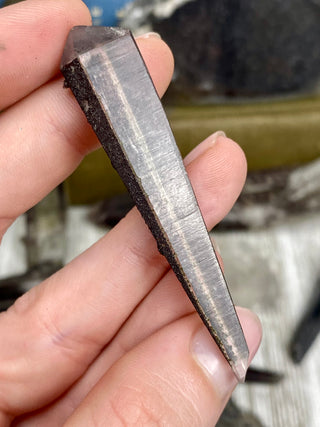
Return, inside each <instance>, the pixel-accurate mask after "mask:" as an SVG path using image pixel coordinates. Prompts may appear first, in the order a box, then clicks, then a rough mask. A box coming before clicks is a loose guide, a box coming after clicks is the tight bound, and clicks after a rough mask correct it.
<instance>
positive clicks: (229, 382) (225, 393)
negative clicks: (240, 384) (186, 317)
mask: <svg viewBox="0 0 320 427" xmlns="http://www.w3.org/2000/svg"><path fill="white" fill-rule="evenodd" d="M192 353H193V355H194V358H195V360H196V362H197V363H198V365H199V366H200V367H201V368H202V370H203V371H204V373H205V375H206V376H207V377H208V379H209V380H210V382H211V384H212V385H213V387H214V389H215V391H216V393H217V394H218V395H219V396H220V398H221V400H225V399H226V398H228V397H229V395H230V394H231V393H232V391H233V389H234V387H235V386H236V385H237V380H236V377H235V375H234V374H233V372H232V369H231V367H230V366H229V364H228V362H227V361H226V360H225V358H224V356H223V355H222V353H221V351H220V350H219V348H218V346H217V344H216V343H215V342H214V340H213V339H212V337H211V335H210V334H209V332H208V330H207V329H206V328H205V327H204V326H201V328H200V329H199V330H198V331H197V332H196V334H195V336H194V337H193V342H192Z"/></svg>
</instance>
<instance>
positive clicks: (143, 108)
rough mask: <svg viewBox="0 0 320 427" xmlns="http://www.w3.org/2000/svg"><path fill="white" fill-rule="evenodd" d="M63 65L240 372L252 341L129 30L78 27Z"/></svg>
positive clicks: (149, 222) (123, 175) (173, 263)
mask: <svg viewBox="0 0 320 427" xmlns="http://www.w3.org/2000/svg"><path fill="white" fill-rule="evenodd" d="M61 71H62V73H63V74H64V76H65V80H66V84H67V86H69V87H70V88H71V90H72V91H73V93H74V95H75V97H76V99H77V101H78V102H79V104H80V106H81V108H82V109H83V111H84V113H85V115H86V117H87V119H88V121H89V123H90V124H91V126H92V127H93V129H94V131H95V133H96V134H97V136H98V138H99V140H100V142H101V144H102V146H103V148H104V149H105V151H106V152H107V154H108V155H109V157H110V159H111V161H112V164H113V166H114V167H115V168H116V169H117V171H118V173H119V174H120V176H121V178H122V180H123V181H124V183H125V185H126V186H127V188H128V190H129V192H130V194H131V196H132V198H133V199H134V201H135V203H136V205H137V207H138V209H139V210H140V212H141V214H142V216H143V218H144V219H145V221H146V223H147V225H148V226H149V228H150V230H151V231H152V233H153V235H154V236H155V238H156V240H157V243H158V248H159V251H160V252H161V253H162V254H163V255H165V256H166V258H167V259H168V261H169V263H170V264H171V266H172V269H173V270H174V272H175V274H176V275H177V277H178V279H179V280H180V282H181V283H182V285H183V287H184V289H185V291H186V292H187V294H188V296H189V298H190V299H191V301H192V303H193V304H194V306H195V308H196V310H197V311H198V313H199V315H200V316H201V318H202V320H203V322H204V323H205V325H206V326H207V328H208V330H209V331H210V333H211V335H212V336H213V338H214V339H215V340H216V342H217V344H218V346H219V348H220V349H221V351H222V353H223V354H224V356H225V358H226V359H227V360H228V362H229V363H230V365H231V367H232V369H233V370H234V373H235V375H236V376H237V378H238V379H239V380H240V381H243V380H244V377H245V373H246V369H247V365H248V348H247V344H246V341H245V338H244V335H243V332H242V329H241V326H240V323H239V320H238V317H237V314H236V312H235V309H234V305H233V303H232V300H231V297H230V294H229V291H228V287H227V284H226V282H225V279H224V276H223V274H222V272H221V269H220V266H219V263H218V261H217V257H216V255H215V252H214V249H213V247H212V244H211V241H210V237H209V235H208V232H207V229H206V226H205V224H204V221H203V218H202V216H201V213H200V210H199V207H198V204H197V201H196V198H195V196H194V193H193V190H192V187H191V184H190V182H189V179H188V176H187V173H186V170H185V168H184V165H183V162H182V159H181V156H180V153H179V150H178V148H177V145H176V143H175V140H174V137H173V135H172V132H171V129H170V126H169V123H168V120H167V118H166V115H165V112H164V110H163V108H162V105H161V102H160V100H159V98H158V96H157V93H156V91H155V89H154V86H153V83H152V81H151V79H150V76H149V74H148V71H147V69H146V67H145V64H144V62H143V60H142V58H141V56H140V53H139V50H138V49H137V46H136V44H135V42H134V40H133V38H132V36H131V34H130V32H128V31H126V30H123V29H119V28H106V27H75V28H73V29H72V30H71V32H70V34H69V37H68V40H67V44H66V48H65V51H64V54H63V58H62V63H61Z"/></svg>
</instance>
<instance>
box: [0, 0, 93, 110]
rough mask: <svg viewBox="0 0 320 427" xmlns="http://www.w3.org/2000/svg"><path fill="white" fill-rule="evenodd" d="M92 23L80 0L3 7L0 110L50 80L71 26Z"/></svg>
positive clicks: (0, 12)
mask: <svg viewBox="0 0 320 427" xmlns="http://www.w3.org/2000/svg"><path fill="white" fill-rule="evenodd" d="M90 23H91V18H90V13H89V10H88V9H87V7H86V6H85V4H84V3H83V2H82V1H81V0H61V1H56V0H46V1H43V0H28V1H27V2H22V3H18V4H15V5H13V6H9V7H5V8H3V9H1V10H0V63H1V67H0V93H1V97H0V111H1V110H3V109H5V108H7V107H8V106H10V105H12V104H14V103H15V102H17V101H18V100H19V99H21V98H23V97H25V96H26V95H28V94H29V93H31V92H33V91H34V90H35V89H37V88H38V87H40V86H42V85H43V84H44V83H45V82H46V81H48V80H50V79H51V78H52V77H53V76H54V75H55V74H56V73H57V72H58V70H59V63H60V58H61V55H62V50H63V46H64V41H65V39H66V36H67V34H68V32H69V30H70V29H71V28H72V27H73V26H74V25H90Z"/></svg>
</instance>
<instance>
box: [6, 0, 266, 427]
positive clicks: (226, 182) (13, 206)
mask: <svg viewBox="0 0 320 427" xmlns="http://www.w3.org/2000/svg"><path fill="white" fill-rule="evenodd" d="M74 25H90V16H89V12H88V10H87V8H86V7H85V6H84V4H83V3H82V2H81V1H80V0H59V1H57V0H28V1H26V2H22V3H20V4H17V5H14V6H10V7H7V8H4V9H2V10H0V63H1V67H0V93H1V97H0V110H5V111H3V112H2V113H1V114H0V135H1V138H0V153H1V155H0V236H1V237H2V236H3V235H4V233H5V232H6V230H7V228H8V227H9V226H10V224H11V223H12V222H13V221H14V220H15V218H17V217H18V216H19V215H21V214H23V213H24V212H25V211H26V210H27V209H29V208H30V207H31V206H33V205H34V204H36V203H37V202H38V201H39V200H41V199H42V198H43V197H44V196H45V195H46V194H47V193H48V192H50V191H51V190H52V189H53V188H55V187H56V186H57V185H58V184H59V183H60V182H62V181H63V180H64V179H65V178H66V177H67V176H68V175H69V174H70V173H71V172H72V171H73V170H74V169H75V168H76V167H77V165H78V164H79V162H80V161H81V160H82V159H83V157H84V156H85V155H86V154H87V153H88V152H90V151H92V150H94V149H96V148H97V147H98V142H97V140H96V138H95V137H94V135H93V133H92V131H91V130H90V128H89V126H88V124H87V123H86V120H85V118H84V116H83V114H82V112H81V111H80V109H79V107H78V106H77V104H76V101H75V100H74V98H73V96H72V95H71V93H70V91H68V90H65V89H63V79H62V77H61V75H60V74H59V71H58V69H59V61H60V58H61V55H62V51H63V47H64V43H65V40H66V37H67V34H68V32H69V30H70V29H71V28H72V27H73V26H74ZM137 43H138V46H139V49H140V50H141V53H142V55H143V57H144V60H145V62H146V65H147V67H148V69H149V71H150V74H151V77H152V79H153V81H154V84H155V86H156V89H157V91H158V93H159V95H160V96H162V95H163V93H164V92H165V90H166V88H167V86H168V84H169V82H170V79H171V76H172V72H173V58H172V54H171V52H170V50H169V48H168V47H167V45H166V44H165V43H164V42H163V41H162V40H160V39H159V38H156V37H152V36H150V37H142V38H139V39H138V40H137ZM185 164H186V166H187V170H188V174H189V177H190V180H191V182H192V185H193V187H194V189H195V193H196V196H197V198H198V201H199V205H200V208H201V211H202V213H203V216H204V218H205V221H206V224H207V227H208V229H211V228H212V227H213V226H214V225H215V224H217V223H218V222H219V221H220V220H221V219H222V218H223V217H224V216H225V215H226V214H227V213H228V211H229V210H230V209H231V207H232V205H233V203H234V202H235V200H236V199H237V197H238V195H239V193H240V191H241V189H242V186H243V183H244V180H245V176H246V160H245V156H244V154H243V152H242V150H241V149H240V147H239V146H238V145H237V144H236V143H235V142H233V141H232V140H230V139H228V138H227V137H225V136H224V135H223V134H219V133H218V134H215V135H212V136H210V137H208V138H207V139H206V140H205V141H204V142H202V143H201V144H200V145H199V146H198V147H196V148H195V149H194V150H193V151H192V152H191V153H190V154H189V155H188V156H187V158H186V159H185ZM243 286H244V287H245V284H243ZM238 313H239V317H240V321H241V323H242V326H243V330H244V333H245V336H246V339H247V342H248V346H249V349H250V359H252V358H253V356H254V354H255V352H256V351H257V348H258V346H259V343H260V339H261V328H260V324H259V322H258V320H257V318H256V317H255V315H253V314H252V313H251V312H249V311H248V310H245V309H240V308H239V309H238ZM0 337H1V345H0V425H1V426H9V425H15V426H46V427H48V426H55V427H56V426H60V425H67V426H135V425H137V426H141V425H147V426H149V425H150V426H154V425H159V426H161V425H170V426H171V425H172V426H208V427H209V426H210V427H211V426H213V425H214V424H215V423H216V421H217V420H218V418H219V416H220V414H221V412H222V410H223V408H224V406H225V404H226V402H227V400H228V399H229V397H230V395H231V393H232V391H233V389H234V387H235V386H236V379H235V377H234V375H233V373H232V371H231V369H230V367H229V365H228V363H227V362H226V361H225V360H224V358H223V357H222V356H221V353H220V351H219V350H218V347H217V346H216V344H215V343H214V342H213V341H212V339H211V337H210V336H209V334H208V333H207V331H206V330H205V329H204V327H203V326H202V324H201V321H200V320H199V317H198V315H197V314H196V313H195V312H194V310H193V307H192V305H191V303H190V302H189V300H188V298H187V297H186V295H185V294H184V291H183V290H182V288H181V286H180V284H179V283H178V281H177V279H176V278H175V276H174V274H173V273H172V271H171V270H170V269H169V266H168V264H167V262H166V261H165V259H164V258H163V257H162V256H161V255H159V253H158V251H157V248H156V244H155V242H154V239H153V237H152V236H151V234H150V232H149V231H148V229H147V227H146V226H145V224H144V222H143V220H142V219H141V217H140V215H139V213H138V212H137V211H136V209H133V210H132V211H131V212H130V213H129V214H128V215H127V216H126V218H124V219H123V220H122V221H121V222H120V224H119V225H118V226H117V227H115V228H114V229H113V230H112V231H111V232H109V233H108V234H107V235H106V236H105V237H103V238H102V239H101V240H100V241H98V242H97V243H96V244H95V245H94V246H92V247H91V248H89V249H88V250H87V251H86V252H84V253H83V254H82V255H80V256H79V257H78V258H76V259H75V260H73V261H72V262H71V263H70V264H69V265H67V266H66V267H65V268H63V269H62V270H61V271H59V272H58V273H56V274H55V275H54V276H52V277H50V278H48V279H47V280H46V281H44V282H43V283H41V284H40V285H39V286H37V287H35V288H34V289H32V291H30V292H29V293H28V294H26V295H24V296H23V297H22V298H20V299H19V300H18V301H17V302H16V303H15V304H14V305H13V306H12V307H11V308H10V309H9V310H8V311H7V312H5V313H2V314H1V315H0ZM197 337H198V338H197ZM199 337H200V338H199ZM195 342H198V343H199V342H200V343H201V346H202V347H201V348H202V349H205V350H204V351H205V353H206V357H207V359H208V360H209V362H208V363H209V367H203V364H201V360H200V359H199V357H198V350H197V348H198V347H199V345H198V347H197V345H195Z"/></svg>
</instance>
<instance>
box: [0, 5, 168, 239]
mask: <svg viewBox="0 0 320 427" xmlns="http://www.w3.org/2000/svg"><path fill="white" fill-rule="evenodd" d="M58 3H59V2H58ZM31 4H33V2H31ZM59 4H60V3H59ZM138 45H139V47H140V49H141V53H142V55H143V56H144V55H145V60H146V64H147V67H148V69H149V71H150V74H151V77H152V78H153V79H154V83H155V85H156V87H157V89H158V91H159V94H160V95H163V91H164V90H165V89H166V87H167V86H168V84H169V82H170V79H171V75H172V70H173V60H172V55H171V52H170V50H169V48H168V47H167V46H166V44H165V43H164V42H162V41H161V40H160V39H153V38H148V39H146V38H142V39H139V40H138ZM0 129H1V141H0V151H1V156H0V183H1V191H0V237H1V232H2V234H3V233H4V231H5V229H6V227H7V226H9V225H10V223H11V222H12V220H13V219H14V218H15V217H17V216H18V215H20V214H21V213H23V212H24V211H26V210H27V209H29V208H30V207H31V206H33V205H34V204H35V203H37V202H38V201H39V200H41V199H42V198H43V197H44V196H45V195H46V194H47V193H48V192H49V191H51V190H52V189H53V188H55V187H56V186H57V185H58V184H59V183H60V182H61V181H63V180H64V179H65V178H66V177H67V176H68V175H69V174H70V173H71V172H72V171H73V170H74V169H75V168H76V167H77V165H78V164H79V162H80V161H81V160H82V158H83V157H84V155H85V154H86V153H87V152H88V151H89V150H92V149H93V148H94V147H96V146H97V140H96V138H95V137H94V135H93V132H92V130H91V128H90V127H89V125H88V124H87V121H86V118H85V116H84V114H83V113H82V111H81V110H80V108H79V106H78V105H77V103H76V101H75V99H74V97H73V96H72V94H71V92H70V91H69V90H65V89H63V83H62V79H58V80H56V81H52V82H50V83H49V84H47V85H45V86H43V87H41V88H40V89H38V90H36V91H35V92H34V93H32V94H31V95H30V96H28V97H27V98H25V99H24V100H22V101H20V102H19V103H17V104H16V105H14V106H13V107H11V108H9V109H8V110H7V111H5V112H4V113H2V114H1V116H0Z"/></svg>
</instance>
